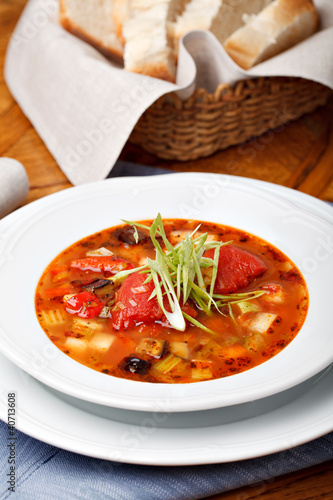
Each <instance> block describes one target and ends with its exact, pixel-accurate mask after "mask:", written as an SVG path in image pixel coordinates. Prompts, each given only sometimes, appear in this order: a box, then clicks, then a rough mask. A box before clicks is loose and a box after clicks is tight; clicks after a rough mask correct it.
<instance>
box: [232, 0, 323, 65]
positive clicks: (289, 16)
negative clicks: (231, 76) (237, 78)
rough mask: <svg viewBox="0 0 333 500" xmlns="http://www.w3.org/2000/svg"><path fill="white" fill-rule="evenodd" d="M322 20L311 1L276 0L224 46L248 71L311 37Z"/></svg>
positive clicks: (233, 35) (234, 34)
mask: <svg viewBox="0 0 333 500" xmlns="http://www.w3.org/2000/svg"><path fill="white" fill-rule="evenodd" d="M318 26H319V18H318V14H317V11H316V8H315V6H314V4H313V1H312V0H275V1H274V2H273V3H272V4H270V5H269V6H268V7H266V8H265V9H263V10H262V11H261V12H260V13H259V14H258V15H257V16H254V17H253V18H252V19H250V21H249V23H248V24H247V25H245V26H243V27H242V28H240V29H238V30H237V31H236V32H235V33H233V34H232V35H231V36H230V37H229V38H228V39H227V40H226V41H225V43H224V48H225V50H226V51H227V52H228V54H229V55H230V57H231V58H232V59H233V60H234V61H235V62H236V63H237V64H238V65H239V66H240V67H241V68H243V69H245V70H248V69H250V68H252V67H253V66H255V65H256V64H258V63H260V62H263V61H265V60H267V59H269V58H271V57H273V56H275V55H277V54H279V53H281V52H283V51H284V50H287V49H289V48H290V47H292V46H293V45H296V44H297V43H299V42H301V41H303V40H304V39H305V38H307V37H309V36H310V35H312V34H313V33H314V32H315V31H316V30H317V29H318Z"/></svg>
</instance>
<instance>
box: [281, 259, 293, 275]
mask: <svg viewBox="0 0 333 500" xmlns="http://www.w3.org/2000/svg"><path fill="white" fill-rule="evenodd" d="M278 267H279V271H283V272H284V273H286V272H288V271H290V270H291V269H292V268H293V267H294V266H293V265H292V263H291V262H289V260H286V261H285V262H280V263H279V266H278Z"/></svg>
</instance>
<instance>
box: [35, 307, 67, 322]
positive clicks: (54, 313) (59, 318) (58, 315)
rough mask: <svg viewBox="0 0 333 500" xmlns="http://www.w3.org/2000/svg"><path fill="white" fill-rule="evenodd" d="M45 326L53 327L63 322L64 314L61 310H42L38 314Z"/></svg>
mask: <svg viewBox="0 0 333 500" xmlns="http://www.w3.org/2000/svg"><path fill="white" fill-rule="evenodd" d="M40 314H41V316H42V318H41V319H42V321H43V322H44V325H45V326H54V325H58V324H61V323H64V322H65V313H64V311H63V310H62V309H50V310H49V311H47V310H45V309H43V310H42V311H41V312H40Z"/></svg>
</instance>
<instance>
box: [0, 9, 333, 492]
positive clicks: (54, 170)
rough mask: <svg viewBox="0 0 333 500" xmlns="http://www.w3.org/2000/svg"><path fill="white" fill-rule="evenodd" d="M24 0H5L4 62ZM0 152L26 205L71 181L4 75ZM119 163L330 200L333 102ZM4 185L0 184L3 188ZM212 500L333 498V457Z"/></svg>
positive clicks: (1, 17)
mask: <svg viewBox="0 0 333 500" xmlns="http://www.w3.org/2000/svg"><path fill="white" fill-rule="evenodd" d="M25 4H26V0H0V64H1V66H2V67H3V63H4V58H5V50H6V46H7V43H8V40H9V37H10V35H11V33H12V31H13V29H14V26H15V24H16V22H17V20H18V18H19V16H20V13H21V12H22V9H23V7H24V5H25ZM0 155H1V156H8V157H12V158H15V159H17V160H19V161H21V162H22V163H23V164H24V165H25V167H26V170H27V172H28V176H29V181H30V192H29V196H28V198H27V200H26V203H30V202H31V201H33V200H36V199H38V198H41V197H43V196H46V195H48V194H50V193H54V192H56V191H60V190H62V189H66V188H69V187H70V186H71V184H70V182H69V181H68V180H67V178H66V177H65V175H64V174H63V173H62V171H61V170H60V168H59V167H58V165H57V163H56V162H55V160H54V159H53V157H52V156H51V155H50V153H49V152H48V150H47V149H46V147H45V146H44V144H43V142H42V141H41V139H40V138H39V136H38V134H37V133H36V131H35V130H34V128H33V127H32V125H31V124H30V122H29V120H28V119H27V118H26V117H25V116H24V115H23V114H22V112H21V110H20V108H19V107H18V106H17V104H16V103H15V102H14V100H13V98H12V97H11V95H10V93H9V91H8V89H7V87H6V84H5V82H4V78H3V71H2V70H1V74H0ZM121 159H122V160H127V161H131V162H135V163H141V164H146V165H153V166H160V167H164V168H167V169H170V170H173V171H177V172H215V173H226V174H230V175H239V176H244V177H251V178H255V179H261V180H265V181H269V182H273V183H276V184H281V185H284V186H288V187H292V188H294V189H297V190H299V191H303V192H304V193H308V194H311V195H313V196H316V197H318V198H320V199H322V200H329V201H333V99H331V100H330V102H329V103H328V105H327V106H326V107H325V108H322V109H320V110H317V111H315V112H314V113H311V114H309V115H307V116H304V117H303V118H301V119H299V120H298V121H295V122H293V123H290V124H287V125H286V126H285V127H284V128H283V129H282V130H280V131H279V132H276V133H274V134H273V135H271V134H270V135H268V134H267V135H266V136H263V137H260V138H257V139H254V140H252V141H249V142H248V143H246V144H245V145H243V146H242V147H233V148H229V149H228V150H226V151H221V152H219V153H217V154H215V155H214V156H212V157H209V158H205V159H201V160H197V161H191V162H187V163H179V162H174V161H164V160H159V159H158V158H156V157H154V156H152V155H150V154H148V153H145V152H144V151H143V150H141V149H139V148H138V147H136V146H133V145H131V144H126V146H125V148H124V150H123V152H122V154H121ZM0 188H1V187H0ZM213 498H214V499H215V500H229V499H230V500H231V499H237V500H250V499H260V500H281V499H284V498H290V499H293V500H310V499H311V500H319V499H322V500H324V499H328V500H329V499H330V500H332V499H333V461H329V462H326V463H324V464H322V465H318V466H315V467H311V468H309V469H306V470H303V471H301V472H297V473H293V474H288V475H286V476H283V477H279V478H277V479H275V480H274V481H270V482H263V483H260V485H254V486H250V487H246V488H241V489H239V490H235V491H232V492H230V493H225V494H223V495H218V496H215V497H211V499H213Z"/></svg>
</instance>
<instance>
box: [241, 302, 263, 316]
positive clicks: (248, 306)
mask: <svg viewBox="0 0 333 500" xmlns="http://www.w3.org/2000/svg"><path fill="white" fill-rule="evenodd" d="M237 307H238V308H239V310H240V313H241V314H246V313H248V312H257V311H260V307H259V306H258V304H256V303H255V302H253V301H252V300H249V301H247V300H242V302H238V304H237Z"/></svg>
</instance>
